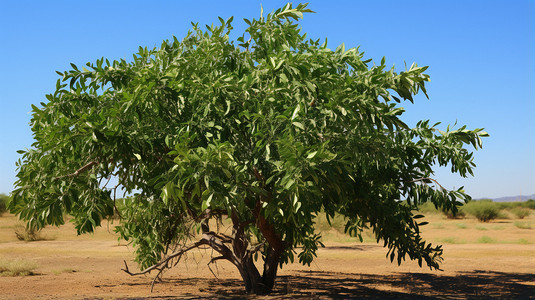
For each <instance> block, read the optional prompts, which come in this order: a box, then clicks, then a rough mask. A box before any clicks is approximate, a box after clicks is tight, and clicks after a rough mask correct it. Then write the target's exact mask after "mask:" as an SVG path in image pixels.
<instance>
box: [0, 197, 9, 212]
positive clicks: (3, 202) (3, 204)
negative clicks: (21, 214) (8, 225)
mask: <svg viewBox="0 0 535 300" xmlns="http://www.w3.org/2000/svg"><path fill="white" fill-rule="evenodd" d="M8 203H9V196H8V195H6V194H0V216H1V215H2V214H3V213H5V212H6V211H7V204H8Z"/></svg>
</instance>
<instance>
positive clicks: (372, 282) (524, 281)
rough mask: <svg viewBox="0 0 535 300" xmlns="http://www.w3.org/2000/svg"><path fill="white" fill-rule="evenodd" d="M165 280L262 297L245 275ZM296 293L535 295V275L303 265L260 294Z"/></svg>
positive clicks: (227, 294)
mask: <svg viewBox="0 0 535 300" xmlns="http://www.w3.org/2000/svg"><path fill="white" fill-rule="evenodd" d="M165 281H166V282H167V284H176V285H194V286H198V287H201V288H200V291H201V292H202V293H203V294H204V296H202V297H199V295H193V294H191V293H187V294H182V295H180V298H188V299H205V298H216V299H217V298H232V299H240V298H241V299H258V298H259V297H257V296H253V295H247V294H245V293H244V292H243V287H242V283H241V281H240V280H237V279H219V280H218V279H201V278H190V279H168V280H165ZM156 288H157V287H156ZM296 298H297V299H365V298H379V299H385V298H386V299H437V298H438V299H491V298H499V299H535V275H532V274H518V273H500V272H486V271H473V272H466V273H461V274H458V275H456V276H442V275H434V274H424V273H397V274H393V275H371V274H351V273H337V272H317V271H302V272H298V273H296V274H295V275H292V276H280V277H279V278H278V281H277V286H276V288H275V291H274V292H273V293H272V294H270V295H269V296H263V297H260V299H296ZM139 299H142V298H139ZM143 299H147V298H143ZM159 299H175V298H174V297H168V298H167V297H166V298H159Z"/></svg>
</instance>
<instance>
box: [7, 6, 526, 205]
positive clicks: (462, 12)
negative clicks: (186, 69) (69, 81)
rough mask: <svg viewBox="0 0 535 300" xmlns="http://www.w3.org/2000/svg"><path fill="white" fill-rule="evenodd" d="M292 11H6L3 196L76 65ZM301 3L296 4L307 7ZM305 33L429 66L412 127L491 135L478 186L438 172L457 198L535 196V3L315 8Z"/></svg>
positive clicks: (480, 154)
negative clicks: (34, 119)
mask: <svg viewBox="0 0 535 300" xmlns="http://www.w3.org/2000/svg"><path fill="white" fill-rule="evenodd" d="M286 2H287V1H251V0H249V1H245V0H244V1H158V0H154V1H151V2H150V3H149V2H148V1H133V0H130V1H6V0H0V4H1V7H2V9H1V10H0V193H6V194H7V193H9V192H11V190H12V189H13V183H14V181H15V180H16V176H15V175H16V166H15V162H16V161H17V159H19V154H17V153H16V151H17V150H19V149H25V148H30V147H31V144H32V143H33V138H32V135H31V131H30V127H29V125H28V123H29V120H30V118H31V115H30V113H29V111H30V110H31V108H30V105H31V104H36V105H37V104H38V103H40V102H42V101H46V99H45V95H46V94H48V93H51V92H53V91H54V87H55V83H56V80H57V79H58V78H59V77H58V75H57V74H56V72H55V71H56V70H58V71H64V70H68V69H70V63H75V64H76V65H79V66H81V65H85V63H87V62H95V61H96V59H99V58H101V57H106V58H108V59H110V60H113V59H121V58H125V59H127V60H130V59H131V58H132V54H133V53H135V52H137V49H138V47H139V46H143V47H145V46H146V47H149V48H151V47H157V46H159V45H160V44H161V42H162V40H165V39H171V38H172V37H173V36H176V37H177V38H179V39H181V38H182V37H184V36H185V35H186V33H187V31H188V29H190V28H191V24H190V22H191V21H193V22H199V24H212V23H218V20H217V17H218V16H221V17H222V18H224V19H227V18H229V17H230V16H234V22H233V25H234V32H235V36H234V38H236V37H237V36H240V35H241V33H242V32H243V30H244V29H245V26H246V24H245V23H244V22H243V18H249V19H252V18H258V17H259V15H260V7H261V5H262V6H263V7H264V12H265V13H267V12H271V11H272V10H274V9H276V8H278V7H282V6H283V5H284V4H286ZM297 3H298V2H294V5H296V4H297ZM309 3H310V4H309V8H310V9H312V10H314V11H315V12H316V13H314V14H306V15H305V17H304V19H303V20H302V21H301V22H300V25H301V27H302V31H303V32H306V33H307V34H308V36H309V37H311V38H314V39H318V38H320V39H322V40H323V39H325V38H328V46H329V48H331V49H335V48H336V47H337V46H338V45H339V44H340V43H345V46H346V49H348V48H350V47H357V46H360V48H359V50H360V51H364V52H365V58H372V59H373V60H374V61H376V62H377V63H378V64H379V62H380V60H381V58H382V57H383V56H385V57H386V63H387V65H394V66H396V69H397V71H403V70H404V64H405V63H407V65H409V66H410V64H412V63H413V62H416V63H418V65H419V66H429V69H428V71H427V73H428V74H429V75H430V76H431V82H429V83H428V84H427V89H428V94H429V97H430V99H429V100H427V99H426V98H425V97H423V96H418V97H416V103H415V104H410V103H408V102H407V103H406V104H404V105H403V106H404V107H405V109H406V113H405V114H404V116H403V120H405V121H406V122H407V123H408V124H409V125H414V124H416V122H417V121H418V120H425V119H429V120H431V121H432V122H433V123H434V122H442V124H443V126H442V125H441V126H442V128H441V129H444V128H445V127H446V125H447V124H454V123H457V124H458V125H457V127H459V125H465V124H466V125H467V126H468V128H471V129H474V128H485V130H486V131H487V132H488V133H489V134H490V137H488V138H484V140H483V149H482V150H478V151H477V152H476V153H475V163H476V164H477V168H476V170H475V176H474V177H471V178H460V177H459V176H458V175H455V174H451V173H450V171H449V168H437V172H436V174H435V177H434V178H435V179H437V180H438V181H439V182H440V183H441V184H442V185H443V186H445V187H447V188H458V187H460V186H464V187H465V191H467V192H468V193H469V194H471V195H472V197H474V198H484V197H489V198H497V197H502V196H513V195H519V194H523V195H530V194H535V78H534V77H535V76H534V75H535V66H534V53H535V51H534V50H535V49H534V48H535V47H534V37H535V32H534V29H535V21H534V18H535V16H534V15H535V12H534V10H535V1H522V0H509V1H505V0H503V1H492V0H481V1H474V0H464V1H410V0H409V1H394V0H392V1H386V0H379V1H339V0H331V1H319V0H311V1H309Z"/></svg>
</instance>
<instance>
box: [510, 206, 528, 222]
mask: <svg viewBox="0 0 535 300" xmlns="http://www.w3.org/2000/svg"><path fill="white" fill-rule="evenodd" d="M511 212H512V213H513V214H514V215H515V216H516V217H517V218H519V219H524V218H525V217H527V216H529V215H530V214H531V209H529V208H525V207H515V208H513V209H511Z"/></svg>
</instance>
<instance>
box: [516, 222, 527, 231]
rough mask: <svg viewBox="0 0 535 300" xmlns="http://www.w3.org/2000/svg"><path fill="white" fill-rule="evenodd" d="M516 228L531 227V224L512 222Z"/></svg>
mask: <svg viewBox="0 0 535 300" xmlns="http://www.w3.org/2000/svg"><path fill="white" fill-rule="evenodd" d="M513 224H514V225H515V226H516V227H517V228H520V229H531V224H528V223H524V222H515V223H513Z"/></svg>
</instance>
